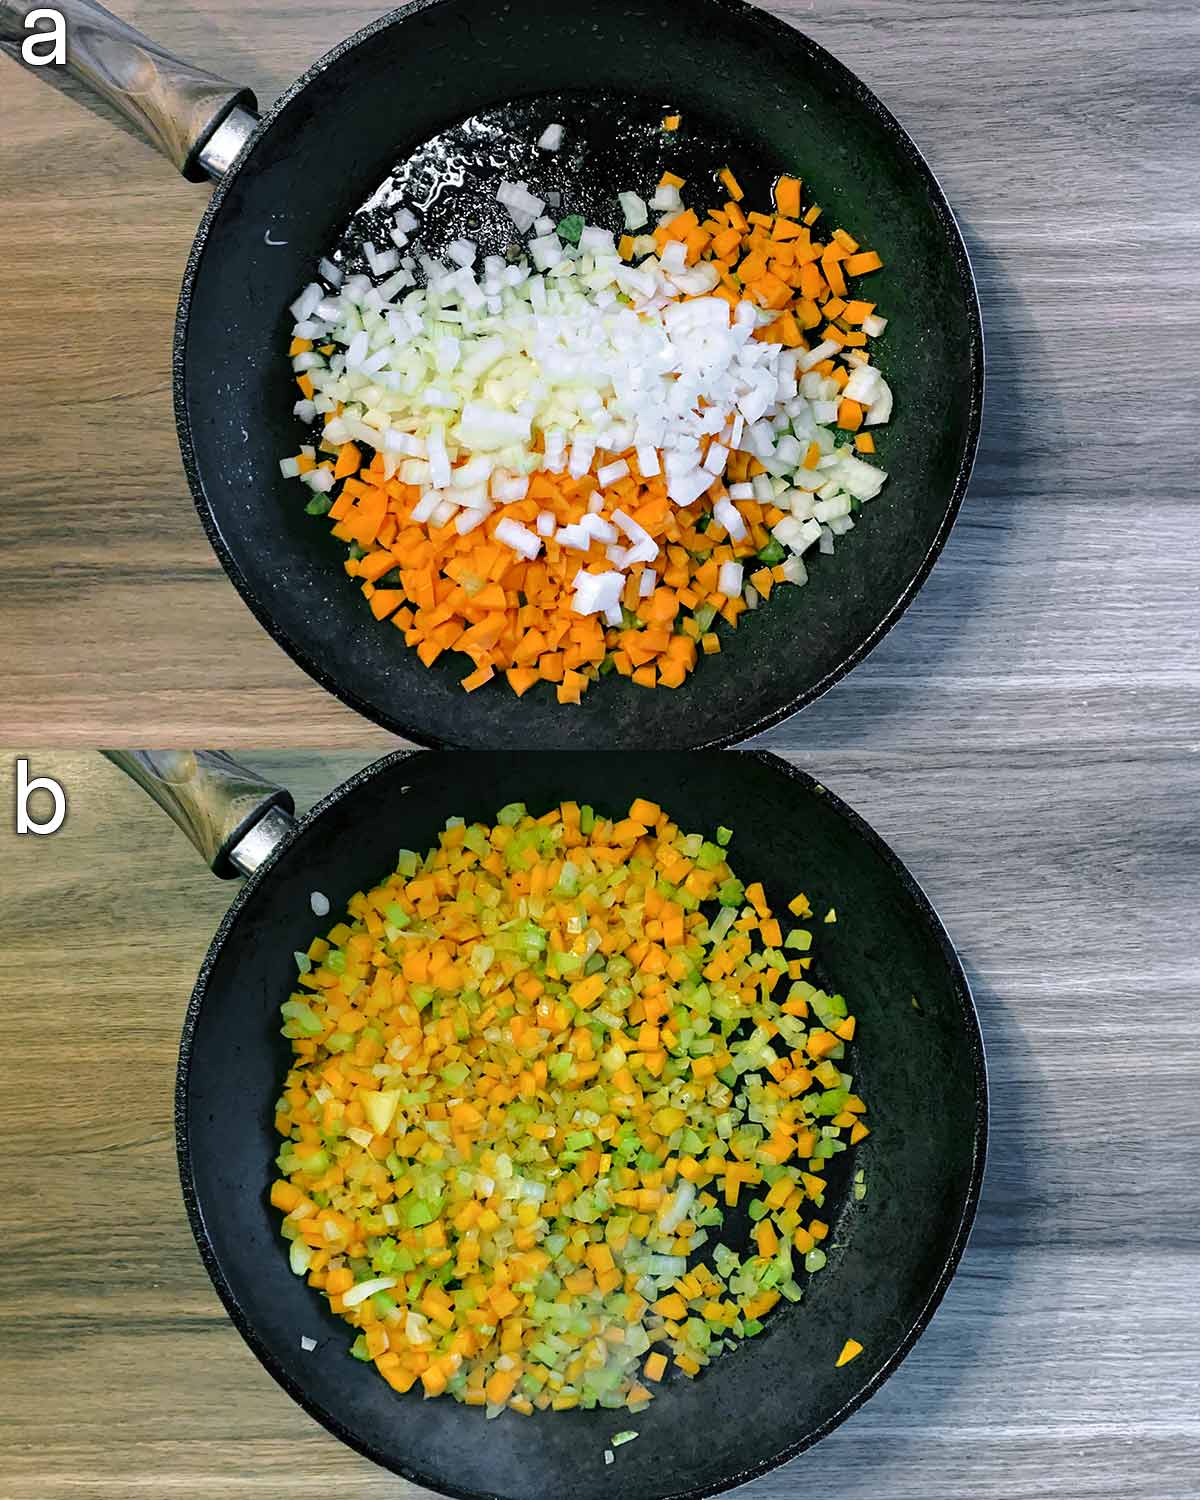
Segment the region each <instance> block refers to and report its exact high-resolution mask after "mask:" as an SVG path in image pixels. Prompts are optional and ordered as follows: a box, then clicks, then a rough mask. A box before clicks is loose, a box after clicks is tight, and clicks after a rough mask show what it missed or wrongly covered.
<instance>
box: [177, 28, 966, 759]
mask: <svg viewBox="0 0 1200 1500" xmlns="http://www.w3.org/2000/svg"><path fill="white" fill-rule="evenodd" d="M452 3H454V0H412V3H411V4H408V5H406V6H402V7H400V8H399V9H396V10H392V11H389V12H388V13H387V14H386V15H383V16H380V17H379V18H378V19H377V20H375V21H372V22H370V23H369V24H368V25H367V26H364V27H363V28H361V29H360V30H359V31H357V32H355V33H353V34H352V35H351V36H348V37H346V38H345V39H344V40H343V41H342V42H339V43H338V45H337V46H335V47H333V48H332V49H331V50H330V51H329V52H327V53H326V54H325V55H324V56H323V57H321V58H319V59H318V60H317V61H316V62H315V63H313V64H312V66H311V67H310V68H308V69H307V70H306V71H305V72H304V73H303V74H301V75H300V77H299V78H297V79H296V81H295V82H294V83H293V84H292V85H291V87H290V88H288V89H285V90H284V92H283V93H282V94H280V96H279V97H278V98H277V99H276V100H275V102H274V103H273V104H272V105H271V106H270V108H269V109H268V110H267V111H266V112H265V113H264V114H263V116H262V117H261V119H260V120H259V123H258V125H257V127H256V129H255V130H254V132H253V134H252V135H251V136H250V138H249V139H248V140H247V142H246V144H245V146H244V147H243V149H242V151H241V153H240V154H239V156H238V158H237V160H236V161H235V162H234V164H233V165H232V167H231V168H230V169H229V171H228V172H226V174H225V176H224V177H223V178H222V179H221V181H220V182H219V183H218V184H217V185H216V188H215V189H214V191H213V194H212V197H211V199H210V200H209V203H208V207H207V208H206V210H205V213H204V216H203V218H202V219H201V221H200V225H199V228H198V229H197V231H196V237H195V240H194V242H193V244H192V248H191V251H190V253H189V256H188V261H187V268H186V270H185V272H184V278H183V284H182V287H181V289H180V296H179V306H178V310H177V313H176V319H175V332H174V344H173V353H172V386H173V392H174V408H175V426H176V432H177V436H178V440H179V447H180V453H181V457H182V460H183V467H184V472H185V475H186V477H187V481H188V488H189V489H190V491H191V494H192V501H193V503H194V505H195V507H196V510H197V512H198V514H199V517H200V522H201V524H202V525H203V527H204V531H205V535H206V536H207V537H208V541H209V545H210V546H211V547H212V549H213V551H214V552H215V553H216V556H217V559H218V561H219V562H220V564H221V566H222V568H223V569H224V571H225V573H226V575H227V576H228V578H229V580H230V582H231V583H232V584H233V586H234V588H235V589H236V590H237V592H238V594H239V595H240V596H241V598H242V601H243V603H245V605H246V606H247V608H249V610H250V612H251V613H252V614H253V615H254V617H255V619H256V620H257V621H258V622H259V624H260V625H261V626H262V627H263V629H264V630H266V632H267V634H268V635H269V636H270V637H271V638H272V640H274V641H275V643H276V645H278V646H280V647H281V648H282V649H283V651H284V652H286V654H287V655H288V656H289V657H290V658H291V660H292V661H294V662H295V663H296V665H297V666H299V667H300V668H301V669H302V670H303V671H304V672H305V673H306V674H307V675H308V676H309V677H310V678H312V679H313V681H315V682H316V683H317V684H318V685H319V686H321V687H323V688H324V689H325V691H326V692H328V693H329V694H331V695H332V696H333V697H334V698H336V699H337V700H338V701H339V702H341V703H344V704H345V705H346V706H347V707H348V708H351V709H353V710H354V711H355V712H356V713H358V714H361V715H362V717H363V718H365V719H366V720H368V722H370V723H374V724H377V725H379V726H380V727H381V728H383V729H385V730H387V731H388V732H389V733H391V734H396V735H400V736H402V737H403V738H404V739H406V740H409V741H411V742H412V743H413V744H415V745H418V746H423V747H425V748H428V749H434V750H473V749H481V748H486V747H483V746H480V745H479V744H478V743H476V741H474V740H472V739H470V738H467V739H463V740H457V739H442V738H439V737H438V736H436V735H432V734H430V733H429V732H428V731H427V730H425V729H424V728H422V726H420V725H418V724H413V723H410V722H408V721H407V720H406V719H405V718H404V717H403V712H402V711H401V712H397V713H392V712H390V711H389V710H388V709H386V708H384V707H382V706H381V705H379V704H376V703H372V702H369V701H367V699H365V698H364V697H362V696H361V695H360V694H359V693H358V692H356V691H355V690H353V689H351V688H349V687H347V686H346V685H345V684H344V683H342V682H340V681H339V680H338V677H337V674H336V673H335V672H334V671H332V670H330V669H329V668H327V667H326V666H325V665H324V663H323V662H322V661H321V659H320V658H319V656H318V655H317V654H316V653H315V652H313V651H310V650H309V648H308V647H307V646H305V645H302V644H301V643H300V642H299V641H297V640H296V639H295V638H294V636H293V635H292V634H291V633H289V632H288V631H287V630H286V629H284V628H283V626H281V625H280V624H279V622H278V621H277V620H276V619H275V617H274V615H273V614H272V612H271V610H270V609H269V608H268V607H267V606H266V604H265V603H264V602H263V600H262V599H261V598H260V597H259V595H258V593H257V591H256V590H255V588H254V586H253V585H252V583H251V582H250V580H249V578H248V577H247V576H246V574H245V573H244V572H243V571H242V568H241V566H240V564H239V562H238V561H237V558H236V557H235V556H234V554H233V551H232V550H231V548H230V547H229V546H228V544H227V543H226V541H225V538H224V535H223V534H222V531H221V528H220V525H219V523H218V521H217V517H216V514H215V512H214V509H213V506H212V503H211V502H210V500H209V498H208V495H207V491H206V488H205V485H204V481H203V478H202V476H201V473H200V465H199V463H198V461H197V457H196V449H195V444H194V442H193V438H192V424H191V417H190V413H189V410H188V400H187V380H186V365H187V343H188V329H189V325H190V314H191V307H192V300H193V293H194V291H195V287H196V282H197V280H198V278H199V275H200V270H201V265H202V262H203V259H204V255H205V252H206V250H207V248H208V244H209V236H210V233H211V231H212V228H213V225H214V224H215V222H216V219H217V217H218V215H219V214H220V212H221V208H222V206H223V204H224V203H225V200H226V198H227V197H228V195H229V193H230V191H231V189H232V187H233V184H234V182H235V181H237V179H238V178H239V177H240V176H241V173H242V170H243V168H244V167H246V166H247V165H248V164H249V162H250V161H251V159H252V157H253V155H254V152H255V149H256V148H257V146H258V145H259V143H260V142H261V141H262V140H263V139H264V138H265V137H266V135H267V134H268V132H269V131H270V130H271V129H272V128H273V127H274V125H275V123H276V122H277V121H278V119H279V118H280V117H281V115H282V114H283V113H284V112H285V111H286V109H287V108H288V106H289V105H290V104H291V103H292V101H293V100H294V99H296V98H298V97H299V96H300V95H301V94H302V93H303V92H304V91H305V90H306V89H307V88H308V86H309V84H310V83H312V82H313V81H314V80H315V79H317V78H318V77H320V76H321V74H322V73H324V72H325V71H326V70H327V69H328V68H329V67H330V66H332V65H333V64H334V63H336V62H337V61H339V60H340V59H341V58H342V57H343V56H345V55H346V54H347V53H349V52H351V51H353V50H355V49H356V48H358V47H360V46H362V45H364V44H365V43H367V42H369V41H370V40H372V39H373V38H374V37H375V36H377V35H379V34H380V33H382V32H384V31H386V30H389V29H390V28H391V27H393V26H395V25H398V24H400V23H401V22H402V21H404V20H405V19H407V18H409V17H411V16H413V15H416V14H417V13H419V12H421V11H426V10H432V9H434V8H435V7H437V6H439V5H446V4H452ZM704 3H706V4H708V5H711V6H714V7H715V8H716V9H718V10H723V11H726V12H728V13H730V14H731V15H734V16H736V17H737V18H738V19H739V21H741V22H742V23H743V24H753V25H756V26H759V27H762V28H763V29H764V30H766V31H768V32H770V33H773V34H774V36H775V37H776V38H777V39H778V40H779V41H780V43H781V44H782V43H783V42H784V41H785V39H786V40H787V41H788V43H789V44H795V42H796V41H797V40H799V42H800V43H801V44H803V45H804V46H806V47H807V48H809V49H810V50H811V52H812V53H813V55H814V56H815V58H816V60H817V61H818V62H819V63H820V64H821V66H822V67H823V68H825V69H827V70H828V71H830V72H831V73H832V75H833V76H834V77H836V78H837V79H838V81H839V82H840V83H841V84H842V86H843V87H844V88H845V89H846V90H847V92H848V94H849V96H850V97H851V99H852V100H853V102H854V103H855V104H857V105H859V106H860V107H862V108H864V109H865V110H867V112H868V113H870V114H871V115H873V116H874V117H875V118H876V119H877V120H878V121H879V122H880V123H881V124H882V125H883V127H884V129H885V130H886V131H887V132H888V133H889V134H890V135H891V136H892V138H893V139H894V140H895V142H896V143H897V146H898V148H899V149H900V151H901V152H902V153H903V154H904V155H905V156H906V157H907V158H908V160H909V161H910V164H911V165H912V166H913V168H914V169H915V170H916V172H917V174H918V176H920V177H922V178H923V179H924V182H925V186H926V189H927V191H928V195H929V202H930V206H931V208H932V211H933V214H934V217H935V219H936V220H937V223H938V225H939V228H940V230H941V232H942V234H943V236H944V238H945V241H946V244H947V246H948V248H949V251H950V256H951V259H952V260H953V262H954V267H955V271H956V273H957V276H958V284H959V289H960V292H961V295H962V299H963V303H964V306H965V309H966V313H967V322H968V338H969V344H970V376H969V392H968V403H969V404H968V411H967V419H966V431H965V433H964V444H963V450H962V456H961V458H960V460H959V465H958V472H957V475H956V477H955V481H954V484H953V487H952V489H951V492H950V496H949V498H948V500H947V502H946V506H945V509H944V511H943V514H942V518H941V521H940V522H939V524H938V527H937V530H936V532H935V533H934V536H933V538H932V540H931V542H930V544H929V547H928V548H927V550H926V552H925V555H924V557H923V558H922V559H921V561H920V563H919V564H918V566H917V568H916V570H915V571H914V573H913V575H912V577H911V578H910V579H909V580H908V582H907V583H906V584H905V585H904V587H903V589H902V590H901V591H900V594H899V596H898V597H897V598H896V600H895V601H894V603H893V604H892V605H891V606H890V607H889V608H888V610H887V612H886V613H885V614H884V615H883V617H882V618H881V619H880V620H879V621H878V623H877V624H876V625H875V627H874V628H873V629H872V630H871V631H870V632H868V634H867V635H866V636H865V637H864V638H863V639H862V640H861V641H860V642H859V643H858V644H857V645H856V646H855V647H854V648H853V649H852V650H851V651H849V652H847V654H846V655H845V656H844V657H843V658H842V660H841V661H840V662H839V663H838V664H837V665H836V666H834V667H832V668H831V669H830V670H829V671H828V672H826V673H825V675H824V676H823V677H821V678H819V679H818V680H817V681H816V682H815V683H813V684H811V685H810V686H809V687H807V688H805V689H803V690H802V691H801V692H799V693H798V694H796V695H795V696H794V697H793V698H791V699H789V700H788V701H787V702H786V703H785V704H783V705H782V706H781V707H779V708H776V709H771V710H767V711H764V712H759V713H757V714H756V716H755V717H754V718H753V719H752V720H751V721H750V722H749V723H747V724H745V725H744V726H743V727H742V728H740V729H737V730H729V731H727V732H724V733H721V734H712V735H707V736H705V737H703V738H699V739H697V740H695V741H694V742H693V743H690V744H689V745H688V746H687V748H689V749H693V750H718V749H724V748H726V747H728V746H732V745H739V744H743V743H744V742H745V741H747V740H749V739H752V738H753V737H754V736H756V735H759V734H762V733H764V732H765V731H766V730H768V729H771V728H773V727H775V726H776V725H778V724H781V723H784V722H785V721H786V720H788V719H791V718H792V717H793V716H794V715H796V714H798V713H800V712H802V711H803V710H804V709H806V708H808V707H810V706H811V705H812V704H813V703H815V702H816V701H817V700H818V699H819V698H821V697H823V696H824V695H825V694H826V693H827V692H828V691H829V690H830V689H831V688H832V687H834V686H836V684H837V683H839V682H840V681H841V680H842V678H844V677H846V676H847V675H848V674H849V673H850V672H851V671H853V669H854V668H855V667H857V666H858V665H859V664H860V663H861V662H863V661H864V660H865V659H866V658H867V657H868V656H869V655H870V654H871V653H872V652H873V651H874V650H875V648H876V647H877V646H878V645H879V644H880V642H881V641H882V640H883V639H884V637H885V636H887V635H889V634H890V633H891V631H892V629H893V628H894V627H895V626H896V625H897V624H898V623H899V621H900V619H901V618H902V617H903V616H904V615H905V614H906V613H907V612H908V609H909V607H910V606H911V605H912V603H913V601H914V600H915V599H916V597H917V595H918V594H919V593H920V592H921V590H922V588H923V587H924V586H925V583H926V581H927V580H928V578H929V575H930V574H931V572H932V571H933V568H934V565H935V564H936V562H937V560H938V558H939V557H940V556H941V554H942V552H943V551H944V550H945V547H946V543H947V541H948V540H949V537H950V533H951V531H952V530H953V529H954V524H955V522H956V521H957V519H958V516H959V513H960V511H961V509H962V506H963V501H964V500H965V498H966V493H967V488H968V486H969V484H970V481H971V476H972V473H973V471H974V468H975V463H976V459H977V457H978V453H979V442H980V435H981V432H982V427H983V413H984V401H985V389H986V350H985V343H984V332H983V315H982V311H981V308H980V302H979V291H978V287H977V284H976V280H975V273H974V269H973V267H972V264H971V258H970V254H969V252H968V250H967V246H966V241H965V239H964V237H963V234H962V230H961V228H960V227H959V224H958V220H957V219H956V217H955V215H954V210H953V209H952V207H951V206H950V202H949V199H948V198H947V197H946V194H945V192H944V190H943V188H942V185H941V183H940V182H939V180H938V178H937V176H936V175H935V173H934V171H933V168H932V167H931V166H930V164H929V162H928V160H927V158H926V156H925V154H924V152H923V151H922V150H921V148H920V147H919V146H918V145H917V143H916V141H915V140H914V139H913V137H912V135H911V134H910V132H909V131H908V130H907V129H906V128H905V126H904V125H902V124H901V123H900V121H899V119H898V118H897V117H896V116H895V115H894V114H893V113H892V111H891V110H890V109H889V108H888V107H887V105H886V104H884V103H883V102H882V100H881V99H879V97H878V96H877V95H876V94H875V93H874V92H873V90H871V89H870V88H869V87H868V86H867V85H866V84H865V83H864V82H863V81H862V80H861V79H860V78H859V77H858V76H857V74H855V73H853V72H852V71H851V70H850V69H849V68H848V67H847V66H846V64H845V63H843V62H841V61H840V60H839V59H838V58H836V57H834V55H833V54H832V53H830V52H828V51H826V49H825V48H824V47H822V46H821V44H820V43H819V42H816V41H814V40H813V38H812V37H810V36H809V35H808V34H807V32H804V31H801V30H800V29H799V28H798V27H796V26H792V25H789V24H788V23H787V22H786V21H784V20H782V19H781V18H780V17H778V16H776V15H774V14H772V13H771V12H769V11H766V10H763V9H762V7H761V6H759V5H755V4H751V3H749V0H704ZM588 748H598V749H599V748H603V747H601V746H596V747H588Z"/></svg>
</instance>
